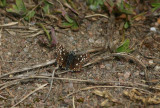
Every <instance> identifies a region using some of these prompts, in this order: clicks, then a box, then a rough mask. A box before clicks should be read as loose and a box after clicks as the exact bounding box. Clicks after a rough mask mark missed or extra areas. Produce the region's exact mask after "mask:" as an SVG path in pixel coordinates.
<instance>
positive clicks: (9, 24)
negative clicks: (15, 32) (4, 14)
mask: <svg viewBox="0 0 160 108" xmlns="http://www.w3.org/2000/svg"><path fill="white" fill-rule="evenodd" d="M16 24H18V22H11V23H8V24H3V25H0V27H8V26H13V25H16Z"/></svg>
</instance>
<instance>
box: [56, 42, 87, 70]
mask: <svg viewBox="0 0 160 108" xmlns="http://www.w3.org/2000/svg"><path fill="white" fill-rule="evenodd" d="M56 53H57V58H56V61H57V63H58V65H59V66H61V67H62V68H64V69H69V70H71V71H80V70H81V68H82V65H83V63H84V62H86V61H87V60H88V59H89V54H88V53H86V54H81V55H76V54H75V52H73V51H71V52H68V51H67V50H66V49H65V48H64V47H63V46H62V45H60V44H57V46H56Z"/></svg>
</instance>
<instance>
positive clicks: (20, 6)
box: [6, 0, 35, 21]
mask: <svg viewBox="0 0 160 108" xmlns="http://www.w3.org/2000/svg"><path fill="white" fill-rule="evenodd" d="M6 11H7V12H11V13H13V14H16V15H19V16H23V17H24V19H25V20H27V21H29V20H30V19H31V18H32V17H34V15H35V11H34V10H31V11H28V10H27V8H26V6H25V5H24V2H23V0H16V4H13V5H11V7H10V8H7V9H6Z"/></svg>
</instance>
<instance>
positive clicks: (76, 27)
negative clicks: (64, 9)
mask: <svg viewBox="0 0 160 108" xmlns="http://www.w3.org/2000/svg"><path fill="white" fill-rule="evenodd" d="M71 29H72V30H74V31H77V30H78V29H79V26H78V24H77V23H76V22H75V23H74V24H73V25H72V27H71Z"/></svg>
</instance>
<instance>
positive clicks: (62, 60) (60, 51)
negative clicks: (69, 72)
mask: <svg viewBox="0 0 160 108" xmlns="http://www.w3.org/2000/svg"><path fill="white" fill-rule="evenodd" d="M56 53H57V58H56V60H57V63H58V64H59V65H60V66H62V68H65V67H66V60H67V56H68V54H69V53H68V52H67V50H66V49H65V48H64V47H63V46H62V45H60V44H58V45H57V46H56Z"/></svg>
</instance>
